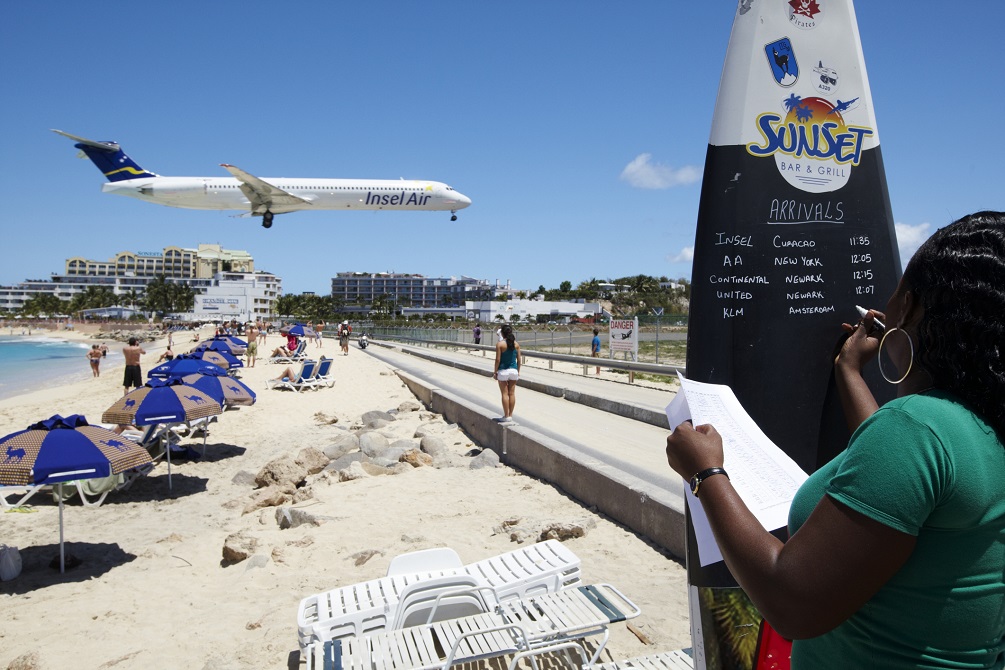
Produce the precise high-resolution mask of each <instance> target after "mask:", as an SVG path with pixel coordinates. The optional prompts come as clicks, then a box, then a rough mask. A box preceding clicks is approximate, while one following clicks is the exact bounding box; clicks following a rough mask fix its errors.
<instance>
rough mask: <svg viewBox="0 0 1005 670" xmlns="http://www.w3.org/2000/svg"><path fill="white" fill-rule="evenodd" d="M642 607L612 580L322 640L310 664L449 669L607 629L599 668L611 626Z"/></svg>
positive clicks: (353, 669)
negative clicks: (453, 615)
mask: <svg viewBox="0 0 1005 670" xmlns="http://www.w3.org/2000/svg"><path fill="white" fill-rule="evenodd" d="M640 613H641V611H640V610H639V608H638V607H637V606H636V605H635V604H634V603H633V602H631V601H630V600H628V598H626V597H625V596H624V595H623V594H622V593H621V592H620V591H618V590H617V589H615V588H614V587H613V586H611V585H609V584H594V585H591V586H579V587H576V588H573V589H566V590H564V591H559V592H558V593H545V594H543V595H539V596H532V597H530V598H525V599H519V600H509V601H506V602H505V603H501V604H500V605H498V606H497V607H495V608H494V609H493V611H491V612H487V613H483V614H475V615H471V616H465V617H460V618H455V619H444V620H441V621H435V622H430V623H424V624H420V625H416V626H411V627H407V628H402V629H397V630H383V631H375V632H372V633H368V634H366V635H360V636H356V637H350V638H343V639H338V640H332V641H327V642H318V643H315V644H313V645H310V647H311V648H310V649H308V654H309V656H308V667H309V668H310V667H311V666H312V665H313V666H314V667H318V668H325V670H327V669H328V668H338V669H339V670H434V669H436V668H439V669H441V670H446V669H447V668H449V667H450V666H451V665H454V664H458V663H469V662H473V661H477V660H482V659H487V658H498V657H500V656H504V655H507V654H511V653H514V652H515V651H518V650H523V651H527V652H529V651H531V650H533V649H535V648H537V647H546V646H551V645H555V644H561V643H564V642H569V641H573V640H579V639H583V638H586V637H588V636H592V635H601V636H602V639H601V641H600V643H599V644H598V645H597V649H596V651H595V652H594V654H593V655H592V656H591V657H590V659H589V661H587V664H589V665H591V666H592V665H593V664H594V663H596V659H597V658H599V657H600V654H601V653H602V652H603V650H604V647H605V646H606V644H607V640H608V638H609V637H610V629H609V626H610V625H611V624H612V623H615V622H619V621H624V620H626V619H630V618H633V617H636V616H638V615H639V614H640Z"/></svg>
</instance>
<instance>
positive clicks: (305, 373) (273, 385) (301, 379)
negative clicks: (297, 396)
mask: <svg viewBox="0 0 1005 670" xmlns="http://www.w3.org/2000/svg"><path fill="white" fill-rule="evenodd" d="M316 367H317V362H316V361H310V360H307V361H304V362H303V363H301V364H300V369H299V370H297V373H296V375H294V377H293V378H292V379H290V378H289V377H283V378H282V379H269V380H268V381H266V382H265V385H266V387H267V388H270V389H291V390H293V391H296V392H297V393H299V392H300V390H301V389H305V388H313V385H312V382H311V381H310V379H311V377H313V376H314V370H315V368H316Z"/></svg>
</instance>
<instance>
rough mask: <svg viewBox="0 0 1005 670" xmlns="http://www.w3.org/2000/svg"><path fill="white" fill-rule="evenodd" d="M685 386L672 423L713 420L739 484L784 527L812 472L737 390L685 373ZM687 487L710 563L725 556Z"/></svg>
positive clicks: (702, 555)
mask: <svg viewBox="0 0 1005 670" xmlns="http://www.w3.org/2000/svg"><path fill="white" fill-rule="evenodd" d="M680 382H681V390H680V392H678V393H677V395H676V397H675V398H674V399H673V400H672V401H671V402H670V404H669V405H667V407H666V414H667V419H668V420H669V422H670V426H671V427H672V428H673V429H674V430H676V428H677V426H679V425H680V424H681V423H683V422H684V421H688V420H690V421H691V422H692V423H693V424H694V425H695V426H700V425H702V424H706V423H710V424H712V425H713V426H715V429H716V430H717V431H718V432H719V435H721V436H722V449H723V456H724V462H723V467H724V468H725V469H726V472H728V473H729V479H730V481H731V482H732V484H733V488H735V489H736V492H737V493H738V494H739V496H740V498H742V499H743V502H744V503H746V505H747V507H748V508H750V511H751V512H752V513H753V514H754V516H755V517H757V520H758V521H760V522H761V525H762V526H764V528H765V530H769V531H771V530H775V529H777V528H781V527H782V526H784V525H785V524H786V523H787V521H788V515H789V506H790V505H791V504H792V498H793V496H795V493H796V490H797V489H798V488H799V486H800V485H801V484H802V483H803V482H804V481H806V478H807V476H808V475H807V474H806V473H805V472H803V470H802V469H801V468H800V467H799V466H798V465H796V462H795V461H793V460H792V459H791V458H789V456H788V455H787V454H786V453H785V452H784V451H782V450H781V449H779V448H778V446H777V445H776V444H775V443H774V442H772V441H771V440H769V439H768V436H767V435H765V434H764V433H763V432H762V431H761V429H760V428H758V427H757V424H756V423H754V420H753V419H751V418H750V415H749V414H747V412H746V410H744V409H743V407H742V406H741V405H740V401H739V400H737V399H736V396H735V395H734V394H733V390H732V389H731V388H729V387H728V386H724V385H722V384H704V383H702V382H695V381H691V380H689V379H685V378H684V377H683V376H680ZM684 492H685V495H686V496H687V502H688V506H689V507H690V509H691V519H692V522H693V524H694V532H695V537H696V539H697V540H698V560H699V563H700V564H701V565H709V564H710V563H715V562H717V561H721V560H722V554H721V553H720V552H719V547H718V545H716V543H715V538H714V537H713V535H712V529H711V527H710V526H709V525H708V519H707V518H706V517H705V510H704V509H702V507H701V501H700V500H698V498H697V497H695V496H694V495H693V494H692V493H691V488H690V485H688V484H687V483H685V486H684Z"/></svg>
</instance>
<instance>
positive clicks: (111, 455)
mask: <svg viewBox="0 0 1005 670" xmlns="http://www.w3.org/2000/svg"><path fill="white" fill-rule="evenodd" d="M0 450H3V453H4V454H5V456H4V458H3V460H0V485H6V486H39V485H56V486H57V487H58V488H59V492H58V497H59V571H60V572H63V571H64V570H65V560H64V554H63V483H64V482H69V481H75V480H78V479H94V478H97V477H109V476H111V475H117V474H119V473H122V472H125V471H126V470H130V469H132V468H136V467H139V466H141V465H146V464H147V463H149V462H150V460H151V459H150V454H148V453H147V450H146V449H144V448H143V447H141V446H140V445H138V444H137V443H135V442H133V441H131V440H128V439H126V438H124V437H122V436H121V435H119V434H117V433H114V432H112V431H110V430H108V429H106V428H102V427H100V426H91V425H89V424H88V423H87V419H85V418H84V417H83V416H80V415H79V414H73V415H71V416H68V417H62V416H60V415H58V414H56V415H54V416H52V417H50V418H48V419H46V420H44V421H39V422H38V423H34V424H32V425H30V426H28V428H26V429H25V430H21V431H18V432H16V433H11V434H10V435H7V436H5V437H3V438H0Z"/></svg>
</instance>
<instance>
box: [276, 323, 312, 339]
mask: <svg viewBox="0 0 1005 670" xmlns="http://www.w3.org/2000/svg"><path fill="white" fill-rule="evenodd" d="M279 332H281V333H282V334H284V335H296V336H297V337H316V335H315V333H314V329H313V328H308V327H307V326H305V325H304V324H302V323H296V324H294V325H292V326H283V327H282V328H280V329H279Z"/></svg>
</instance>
